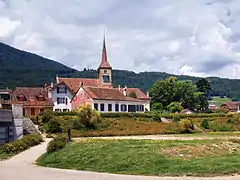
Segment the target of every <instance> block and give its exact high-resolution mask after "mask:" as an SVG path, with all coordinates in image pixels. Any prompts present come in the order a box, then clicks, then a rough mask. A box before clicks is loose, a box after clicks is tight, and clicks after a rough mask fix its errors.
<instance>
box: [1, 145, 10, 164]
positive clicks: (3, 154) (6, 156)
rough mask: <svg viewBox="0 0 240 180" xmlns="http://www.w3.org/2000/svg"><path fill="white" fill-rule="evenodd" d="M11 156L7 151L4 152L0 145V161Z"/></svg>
mask: <svg viewBox="0 0 240 180" xmlns="http://www.w3.org/2000/svg"><path fill="white" fill-rule="evenodd" d="M10 156H11V155H10V154H6V153H5V152H3V151H2V150H1V147H0V161H2V160H4V159H8V158H9V157H10Z"/></svg>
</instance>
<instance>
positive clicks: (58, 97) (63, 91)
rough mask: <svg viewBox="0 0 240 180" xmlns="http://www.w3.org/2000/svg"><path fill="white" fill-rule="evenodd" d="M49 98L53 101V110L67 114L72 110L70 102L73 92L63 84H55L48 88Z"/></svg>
mask: <svg viewBox="0 0 240 180" xmlns="http://www.w3.org/2000/svg"><path fill="white" fill-rule="evenodd" d="M49 91H51V92H50V93H49V95H50V96H49V98H50V99H51V100H52V101H53V104H54V106H53V110H54V111H58V112H68V111H71V110H72V105H71V100H72V98H73V95H74V92H73V90H72V89H70V88H69V87H68V85H66V84H65V83H64V82H60V83H57V84H55V85H54V86H52V87H51V88H50V90H49Z"/></svg>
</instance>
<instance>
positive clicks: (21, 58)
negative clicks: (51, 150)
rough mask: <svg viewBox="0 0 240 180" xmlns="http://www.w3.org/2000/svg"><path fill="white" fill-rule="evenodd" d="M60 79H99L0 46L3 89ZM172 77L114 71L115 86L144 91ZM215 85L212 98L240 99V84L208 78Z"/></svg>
mask: <svg viewBox="0 0 240 180" xmlns="http://www.w3.org/2000/svg"><path fill="white" fill-rule="evenodd" d="M56 74H58V75H59V76H60V77H89V78H93V77H96V75H97V72H96V71H95V70H84V71H77V70H75V69H72V68H69V67H67V66H65V65H63V64H61V63H58V62H55V61H52V60H49V59H46V58H43V57H41V56H38V55H35V54H32V53H28V52H25V51H20V50H18V49H15V48H12V47H10V46H8V45H5V44H3V43H0V88H6V87H9V88H14V87H16V86H42V85H43V84H45V83H49V82H51V81H54V80H55V76H56ZM169 76H174V75H172V74H167V73H162V72H141V73H135V72H133V71H125V70H114V71H113V80H114V85H115V86H117V85H121V86H124V85H127V86H128V87H139V88H141V89H142V90H143V91H146V90H147V89H149V88H150V87H151V86H152V85H153V83H154V82H155V81H156V80H158V79H166V78H167V77H169ZM176 77H177V78H178V79H180V80H191V81H193V82H196V81H197V80H198V78H197V77H191V76H176ZM208 79H209V80H210V81H211V84H212V88H213V91H212V93H211V94H212V95H220V96H223V95H226V96H228V97H238V98H239V97H240V80H232V79H223V78H217V77H210V78H208Z"/></svg>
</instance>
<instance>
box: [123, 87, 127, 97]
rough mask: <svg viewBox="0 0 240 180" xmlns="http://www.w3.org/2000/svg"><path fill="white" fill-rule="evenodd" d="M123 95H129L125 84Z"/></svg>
mask: <svg viewBox="0 0 240 180" xmlns="http://www.w3.org/2000/svg"><path fill="white" fill-rule="evenodd" d="M123 95H124V96H127V86H126V85H125V87H124V89H123Z"/></svg>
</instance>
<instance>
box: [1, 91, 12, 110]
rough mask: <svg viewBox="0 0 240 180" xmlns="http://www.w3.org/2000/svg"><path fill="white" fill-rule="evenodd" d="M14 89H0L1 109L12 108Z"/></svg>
mask: <svg viewBox="0 0 240 180" xmlns="http://www.w3.org/2000/svg"><path fill="white" fill-rule="evenodd" d="M11 99H12V91H11V90H9V89H0V109H8V110H11V109H12V102H11Z"/></svg>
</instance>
